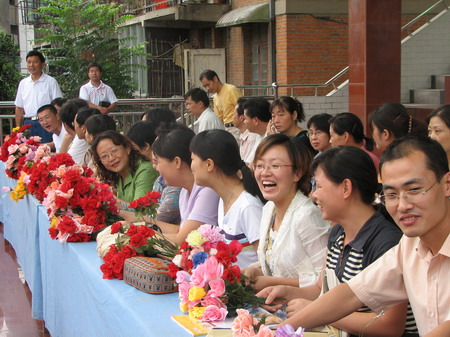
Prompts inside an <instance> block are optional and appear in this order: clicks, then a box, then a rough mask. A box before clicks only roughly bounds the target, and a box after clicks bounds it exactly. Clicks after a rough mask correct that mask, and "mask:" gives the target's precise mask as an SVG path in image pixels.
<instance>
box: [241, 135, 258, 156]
mask: <svg viewBox="0 0 450 337" xmlns="http://www.w3.org/2000/svg"><path fill="white" fill-rule="evenodd" d="M257 137H258V135H257V134H256V133H254V132H250V131H248V130H245V131H244V132H243V133H241V134H240V135H239V152H240V154H241V158H243V159H245V158H247V157H248V155H249V154H250V151H251V150H252V149H253V146H254V145H255V141H256V138H257Z"/></svg>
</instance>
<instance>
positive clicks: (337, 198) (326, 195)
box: [312, 166, 343, 222]
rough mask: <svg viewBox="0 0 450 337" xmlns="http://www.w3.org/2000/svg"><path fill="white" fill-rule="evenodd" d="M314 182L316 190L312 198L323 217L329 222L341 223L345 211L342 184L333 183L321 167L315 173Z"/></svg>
mask: <svg viewBox="0 0 450 337" xmlns="http://www.w3.org/2000/svg"><path fill="white" fill-rule="evenodd" d="M314 180H315V182H316V186H315V187H316V189H315V190H314V192H313V193H312V198H313V199H314V200H315V202H316V203H317V205H318V206H319V209H320V211H321V212H322V217H323V218H324V219H325V220H328V221H334V222H339V219H340V214H341V213H342V209H343V203H342V201H343V197H342V196H343V195H342V192H343V188H342V184H336V183H334V182H333V181H331V179H330V178H328V176H327V175H326V174H325V172H324V170H323V169H322V167H320V166H319V167H317V169H316V171H315V172H314Z"/></svg>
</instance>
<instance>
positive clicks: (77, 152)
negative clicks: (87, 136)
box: [63, 126, 89, 165]
mask: <svg viewBox="0 0 450 337" xmlns="http://www.w3.org/2000/svg"><path fill="white" fill-rule="evenodd" d="M63 127H64V126H63ZM88 149H89V144H88V142H87V141H86V140H84V139H80V138H78V136H77V135H75V137H74V138H73V140H72V143H71V144H70V146H69V149H68V150H67V153H68V154H70V155H71V156H72V159H73V161H74V162H75V163H76V164H78V165H83V163H84V156H85V155H86V152H87V150H88Z"/></svg>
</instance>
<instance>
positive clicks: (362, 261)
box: [258, 146, 417, 337]
mask: <svg viewBox="0 0 450 337" xmlns="http://www.w3.org/2000/svg"><path fill="white" fill-rule="evenodd" d="M349 162H351V163H352V165H348V163H349ZM312 170H313V172H314V177H315V180H316V189H315V191H314V192H313V193H312V196H313V198H314V199H315V200H316V202H317V204H318V206H319V208H320V211H321V212H322V217H323V218H324V219H325V220H328V221H332V222H334V223H336V225H334V226H333V228H332V230H331V233H330V237H329V240H328V253H327V258H326V265H325V268H324V270H323V272H322V278H321V279H320V280H318V282H317V283H316V284H315V285H312V286H310V287H304V288H298V287H282V286H281V287H271V288H268V289H265V290H263V291H262V292H261V293H260V294H258V295H259V296H268V295H269V294H271V298H272V296H277V297H284V298H285V299H286V300H287V301H288V303H287V308H286V312H287V316H288V317H289V319H288V320H287V321H286V323H288V324H292V325H293V326H294V327H295V326H296V319H295V318H296V316H295V314H296V313H297V312H298V311H300V310H301V309H302V308H304V307H305V306H306V305H308V304H309V303H310V302H311V301H313V300H315V299H316V298H317V297H319V296H320V295H321V294H323V293H325V292H326V291H327V290H329V289H331V288H333V287H334V286H336V285H338V284H339V283H343V282H347V281H349V280H350V279H351V278H353V277H354V276H355V275H357V274H358V273H360V272H361V271H362V270H363V269H365V268H366V267H367V266H368V265H370V264H371V263H372V262H373V261H375V260H376V259H378V258H379V257H380V256H382V255H383V254H384V253H385V252H386V251H387V250H389V249H390V248H391V247H393V246H395V245H397V243H398V242H399V240H400V238H401V236H402V232H401V231H400V229H399V228H398V227H397V226H396V225H395V224H393V223H391V222H389V221H388V220H387V219H386V218H385V217H384V216H383V215H381V214H380V213H378V212H376V210H375V209H374V208H373V206H372V203H373V201H374V198H375V193H376V191H377V188H378V181H377V173H376V170H375V167H374V166H373V164H372V160H371V158H370V157H369V156H368V155H367V154H366V153H365V152H364V151H362V150H361V149H357V148H355V147H351V146H338V147H333V148H331V149H329V150H327V151H325V152H324V153H322V154H321V155H319V156H318V157H317V158H316V159H315V160H314V162H313V164H312ZM380 277H382V276H381V275H380ZM272 292H274V293H273V294H272ZM376 316H377V314H376V313H373V312H371V311H370V310H369V309H368V308H367V307H363V308H361V309H360V310H358V311H357V312H355V313H352V314H350V315H349V316H347V317H345V318H343V319H341V320H339V321H337V322H335V323H333V324H332V326H333V327H335V328H337V329H339V330H342V331H345V332H347V333H349V334H350V335H352V336H358V335H359V336H361V335H364V336H377V337H378V336H381V335H383V336H402V335H403V333H404V331H405V318H406V317H407V305H406V303H405V304H400V305H397V306H395V307H393V308H392V309H389V310H387V311H386V312H384V313H383V315H381V316H379V317H378V318H377V319H375V317H376ZM408 319H409V320H408V324H407V327H408V329H411V330H407V331H409V332H414V331H415V324H414V321H413V317H412V315H408ZM380 332H383V334H381V333H380ZM415 332H417V331H415ZM344 336H347V334H345V335H344Z"/></svg>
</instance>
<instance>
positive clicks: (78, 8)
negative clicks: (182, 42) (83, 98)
mask: <svg viewBox="0 0 450 337" xmlns="http://www.w3.org/2000/svg"><path fill="white" fill-rule="evenodd" d="M103 2H104V1H99V0H90V1H86V0H45V6H43V7H40V8H38V9H37V14H38V15H39V16H40V17H41V19H42V20H43V21H44V22H46V23H48V24H47V25H45V26H44V27H42V28H39V29H38V30H39V32H40V33H41V34H42V36H43V37H42V38H40V39H38V40H36V42H37V43H39V44H50V48H48V49H47V48H46V49H44V52H45V55H46V57H47V58H48V62H49V64H50V65H51V68H50V73H51V74H52V76H54V77H55V78H56V79H57V81H58V83H59V85H60V86H61V90H62V91H63V93H64V95H65V97H68V98H72V97H78V90H79V88H80V86H81V85H83V84H84V83H86V81H87V79H88V78H87V69H86V67H87V65H88V64H89V62H97V63H100V64H101V65H102V67H103V80H104V81H105V83H107V84H108V85H109V86H111V87H112V88H113V90H114V92H115V94H116V96H117V97H119V98H129V97H131V95H132V92H133V89H134V88H135V82H134V81H133V71H134V70H136V69H137V67H143V68H146V65H133V64H131V62H130V60H131V57H132V56H142V55H145V56H148V55H149V54H147V53H146V52H145V44H143V43H139V44H136V45H134V46H132V47H129V46H127V45H125V44H124V42H125V41H129V40H130V39H131V40H132V39H134V38H132V37H131V38H120V37H119V34H118V27H119V26H120V25H121V24H123V23H124V22H125V21H126V20H129V19H130V18H132V16H131V15H121V11H122V9H123V5H118V4H115V3H103Z"/></svg>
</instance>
